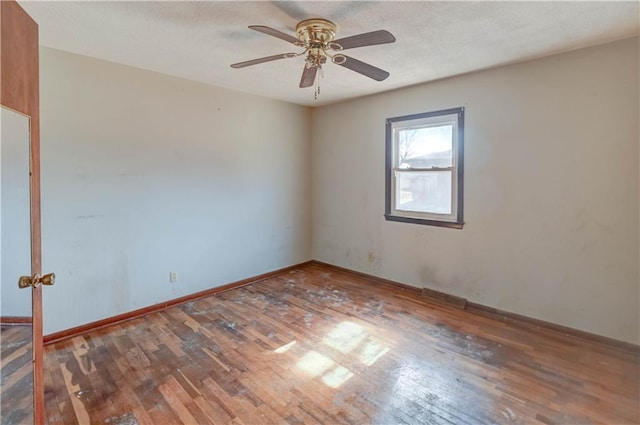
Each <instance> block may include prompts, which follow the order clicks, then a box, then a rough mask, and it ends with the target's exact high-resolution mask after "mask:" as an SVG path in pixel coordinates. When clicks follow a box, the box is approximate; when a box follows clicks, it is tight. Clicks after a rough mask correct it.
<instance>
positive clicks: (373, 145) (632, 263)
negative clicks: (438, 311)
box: [312, 38, 640, 343]
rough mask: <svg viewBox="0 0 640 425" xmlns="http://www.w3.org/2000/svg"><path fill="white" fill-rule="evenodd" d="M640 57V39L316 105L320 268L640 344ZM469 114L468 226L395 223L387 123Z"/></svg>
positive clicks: (315, 182)
mask: <svg viewBox="0 0 640 425" xmlns="http://www.w3.org/2000/svg"><path fill="white" fill-rule="evenodd" d="M638 50H639V46H638V39H637V38H635V39H629V40H624V41H620V42H616V43H611V44H607V45H602V46H598V47H593V48H589V49H584V50H579V51H575V52H571V53H567V54H561V55H557V56H553V57H548V58H544V59H540V60H535V61H531V62H526V63H521V64H516V65H511V66H506V67H501V68H496V69H493V70H488V71H484V72H478V73H473V74H469V75H464V76H460V77H456V78H450V79H446V80H441V81H438V82H433V83H429V84H423V85H419V86H415V87H410V88H406V89H402V90H397V91H393V92H388V93H384V94H380V95H376V96H371V97H367V98H363V99H359V100H354V101H350V102H345V103H342V104H337V105H331V106H326V107H322V108H318V109H315V110H314V111H313V115H312V117H313V130H312V136H313V137H312V139H313V141H312V169H313V172H312V187H313V190H312V193H313V197H312V209H313V250H312V256H313V258H314V259H317V260H320V261H325V262H328V263H332V264H336V265H340V266H344V267H348V268H351V269H355V270H359V271H363V272H366V273H371V274H374V275H377V276H381V277H385V278H389V279H393V280H396V281H400V282H404V283H407V284H410V285H415V286H417V287H429V288H433V289H436V290H440V291H444V292H448V293H452V294H456V295H459V296H462V297H466V298H468V299H469V300H472V301H475V302H479V303H482V304H486V305H489V306H493V307H497V308H500V309H504V310H507V311H512V312H516V313H520V314H524V315H527V316H531V317H535V318H539V319H542V320H547V321H550V322H554V323H558V324H562V325H566V326H571V327H574V328H577V329H582V330H585V331H589V332H593V333H596V334H601V335H605V336H608V337H612V338H616V339H619V340H624V341H629V342H634V343H638V342H640V337H639V333H640V331H639V322H640V318H639V299H640V294H639V286H640V284H639V269H638V258H639V252H638V235H639V233H638V232H639V229H638V226H639V222H638V209H639V198H638V194H639V190H638V189H639V183H638V182H639V180H638V158H639V153H638V145H639V129H638V115H639V110H638V75H639V72H638V71H639V70H638ZM391 78H393V73H392V76H391ZM458 106H464V107H465V108H466V113H465V133H466V134H465V180H464V184H465V187H464V191H465V193H464V201H465V203H464V208H465V221H466V225H465V227H464V229H463V230H454V229H445V228H436V227H429V226H421V225H414V224H408V223H396V222H386V221H385V220H384V218H383V213H384V155H385V152H384V123H385V118H387V117H393V116H399V115H406V114H413V113H419V112H427V111H434V110H439V109H446V108H452V107H458Z"/></svg>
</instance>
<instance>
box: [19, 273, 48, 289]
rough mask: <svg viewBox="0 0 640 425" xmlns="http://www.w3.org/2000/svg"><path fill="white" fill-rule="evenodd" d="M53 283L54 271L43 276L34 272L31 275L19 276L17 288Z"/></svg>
mask: <svg viewBox="0 0 640 425" xmlns="http://www.w3.org/2000/svg"><path fill="white" fill-rule="evenodd" d="M54 283H56V275H55V273H49V274H45V275H44V276H40V275H39V274H37V273H36V274H34V275H33V276H20V278H19V279H18V288H20V289H24V288H28V287H29V286H33V287H37V286H38V285H53V284H54Z"/></svg>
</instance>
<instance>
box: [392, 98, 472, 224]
mask: <svg viewBox="0 0 640 425" xmlns="http://www.w3.org/2000/svg"><path fill="white" fill-rule="evenodd" d="M446 125H451V126H452V127H453V131H452V137H453V140H452V165H451V166H450V167H430V168H406V167H400V164H399V154H400V153H399V151H400V148H399V137H398V134H399V132H400V131H402V130H407V129H419V128H428V127H441V126H446ZM463 139H464V108H454V109H445V110H441V111H434V112H427V113H422V114H414V115H406V116H402V117H395V118H388V119H387V123H386V149H387V153H386V208H385V218H386V219H387V220H390V221H402V222H410V223H416V224H428V225H434V226H441V227H452V228H458V229H461V228H462V226H463V224H464V222H463V217H462V212H463V209H462V206H463V202H462V201H463V192H462V188H463V185H462V183H463V180H462V179H463V165H464V164H463V147H464V144H463ZM442 171H450V172H451V213H450V214H440V213H435V212H428V211H424V212H423V211H408V210H402V209H400V208H397V205H396V199H397V197H396V190H397V184H398V175H399V174H400V173H405V172H412V173H431V172H442Z"/></svg>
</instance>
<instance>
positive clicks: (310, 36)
mask: <svg viewBox="0 0 640 425" xmlns="http://www.w3.org/2000/svg"><path fill="white" fill-rule="evenodd" d="M337 31H338V26H337V25H336V24H334V23H333V22H331V21H329V20H327V19H322V18H312V19H305V20H304V21H301V22H300V23H298V25H296V34H297V36H298V39H299V40H300V41H301V42H303V43H304V44H305V45H306V46H314V45H316V44H318V45H322V46H324V47H326V45H327V44H328V43H330V42H332V41H333V39H334V38H335V36H336V32H337ZM318 47H320V46H318Z"/></svg>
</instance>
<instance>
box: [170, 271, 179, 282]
mask: <svg viewBox="0 0 640 425" xmlns="http://www.w3.org/2000/svg"><path fill="white" fill-rule="evenodd" d="M177 281H178V272H169V282H171V283H176V282H177Z"/></svg>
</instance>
